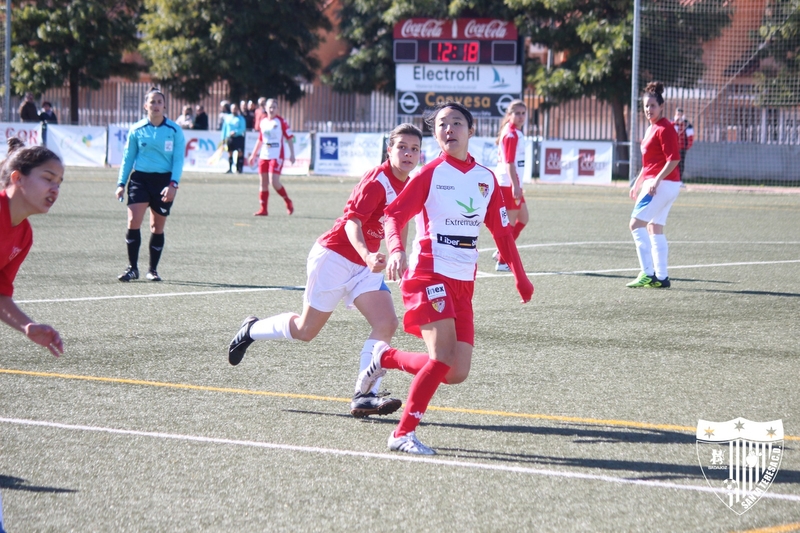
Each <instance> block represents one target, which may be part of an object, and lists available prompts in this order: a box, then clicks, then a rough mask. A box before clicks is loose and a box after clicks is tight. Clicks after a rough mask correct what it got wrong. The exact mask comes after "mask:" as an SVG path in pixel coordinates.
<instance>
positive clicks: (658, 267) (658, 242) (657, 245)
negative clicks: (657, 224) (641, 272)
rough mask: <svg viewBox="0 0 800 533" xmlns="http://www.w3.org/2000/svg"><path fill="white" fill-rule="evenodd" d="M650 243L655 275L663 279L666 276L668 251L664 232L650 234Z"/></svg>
mask: <svg viewBox="0 0 800 533" xmlns="http://www.w3.org/2000/svg"><path fill="white" fill-rule="evenodd" d="M650 244H651V245H652V247H653V249H652V255H653V263H654V264H655V265H654V266H655V271H656V277H657V278H658V279H665V278H666V277H667V255H668V253H669V245H668V244H667V237H666V235H664V234H660V235H650Z"/></svg>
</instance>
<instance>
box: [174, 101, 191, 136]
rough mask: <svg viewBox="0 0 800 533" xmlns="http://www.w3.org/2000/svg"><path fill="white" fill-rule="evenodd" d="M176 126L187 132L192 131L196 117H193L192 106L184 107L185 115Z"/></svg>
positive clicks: (180, 117) (176, 122)
mask: <svg viewBox="0 0 800 533" xmlns="http://www.w3.org/2000/svg"><path fill="white" fill-rule="evenodd" d="M175 124H177V125H178V126H180V127H181V128H183V129H185V130H190V129H192V127H193V126H194V117H192V106H190V105H187V106H183V114H181V116H179V117H178V120H176V121H175Z"/></svg>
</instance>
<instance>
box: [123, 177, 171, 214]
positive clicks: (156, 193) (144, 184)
mask: <svg viewBox="0 0 800 533" xmlns="http://www.w3.org/2000/svg"><path fill="white" fill-rule="evenodd" d="M170 178H172V172H139V171H138V170H135V171H134V172H133V174H131V178H130V180H128V205H131V204H147V205H149V206H150V209H152V210H153V212H154V213H157V214H159V215H161V216H165V217H166V216H169V210H170V208H171V207H172V202H162V201H161V191H163V190H164V187H169V182H170Z"/></svg>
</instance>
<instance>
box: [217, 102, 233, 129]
mask: <svg viewBox="0 0 800 533" xmlns="http://www.w3.org/2000/svg"><path fill="white" fill-rule="evenodd" d="M230 114H231V103H230V102H229V101H227V100H223V101H221V102H220V103H219V115H217V129H218V130H221V129H222V125H223V124H225V117H227V116H228V115H230Z"/></svg>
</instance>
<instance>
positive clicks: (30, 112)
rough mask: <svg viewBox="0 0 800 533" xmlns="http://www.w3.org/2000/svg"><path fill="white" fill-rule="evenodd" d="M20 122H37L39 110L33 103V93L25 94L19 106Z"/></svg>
mask: <svg viewBox="0 0 800 533" xmlns="http://www.w3.org/2000/svg"><path fill="white" fill-rule="evenodd" d="M19 121H20V122H39V110H38V109H37V108H36V103H35V102H34V101H33V93H31V92H27V93H25V101H24V102H22V104H20V106H19Z"/></svg>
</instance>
